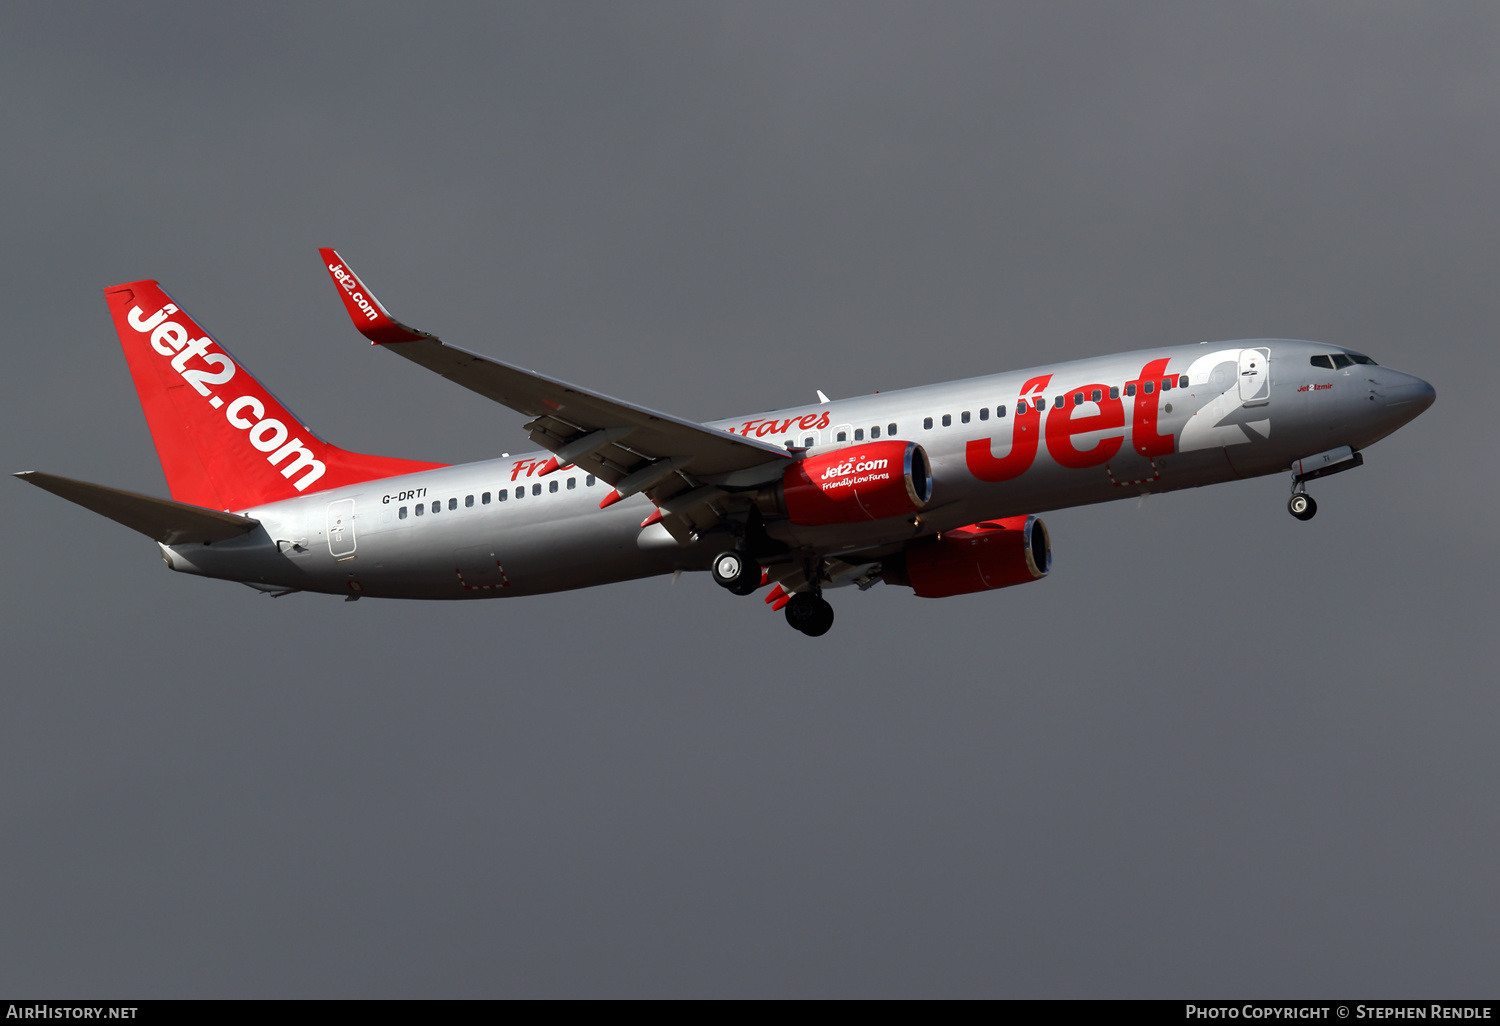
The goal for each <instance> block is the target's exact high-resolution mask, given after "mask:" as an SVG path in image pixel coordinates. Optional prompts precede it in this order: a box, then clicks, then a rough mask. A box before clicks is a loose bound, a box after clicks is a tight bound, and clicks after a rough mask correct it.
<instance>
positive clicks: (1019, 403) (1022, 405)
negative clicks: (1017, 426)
mask: <svg viewBox="0 0 1500 1026" xmlns="http://www.w3.org/2000/svg"><path fill="white" fill-rule="evenodd" d="M1016 416H1017V417H1024V416H1026V400H1025V399H1018V400H1016Z"/></svg>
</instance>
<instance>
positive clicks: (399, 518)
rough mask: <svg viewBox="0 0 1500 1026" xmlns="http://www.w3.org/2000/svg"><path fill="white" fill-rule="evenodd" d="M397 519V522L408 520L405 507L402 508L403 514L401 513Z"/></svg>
mask: <svg viewBox="0 0 1500 1026" xmlns="http://www.w3.org/2000/svg"><path fill="white" fill-rule="evenodd" d="M396 519H397V520H405V519H406V507H405V506H402V507H401V512H399V513H397V514H396Z"/></svg>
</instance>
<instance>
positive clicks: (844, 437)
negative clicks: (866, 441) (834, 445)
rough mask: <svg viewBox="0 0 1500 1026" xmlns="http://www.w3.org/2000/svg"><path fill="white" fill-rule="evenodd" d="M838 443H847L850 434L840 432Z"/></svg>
mask: <svg viewBox="0 0 1500 1026" xmlns="http://www.w3.org/2000/svg"><path fill="white" fill-rule="evenodd" d="M836 441H840V442H847V441H849V434H848V432H845V431H840V432H839V436H838V438H837V439H836Z"/></svg>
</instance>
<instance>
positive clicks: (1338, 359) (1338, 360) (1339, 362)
mask: <svg viewBox="0 0 1500 1026" xmlns="http://www.w3.org/2000/svg"><path fill="white" fill-rule="evenodd" d="M1353 363H1354V361H1353V360H1351V359H1349V357H1347V356H1345V355H1344V354H1343V353H1335V354H1334V355H1333V369H1334V370H1343V369H1344V368H1345V367H1348V366H1350V365H1351V364H1353Z"/></svg>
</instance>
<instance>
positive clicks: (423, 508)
mask: <svg viewBox="0 0 1500 1026" xmlns="http://www.w3.org/2000/svg"><path fill="white" fill-rule="evenodd" d="M426 512H427V505H426V503H421V502H419V503H417V516H421V515H422V514H423V513H426Z"/></svg>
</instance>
